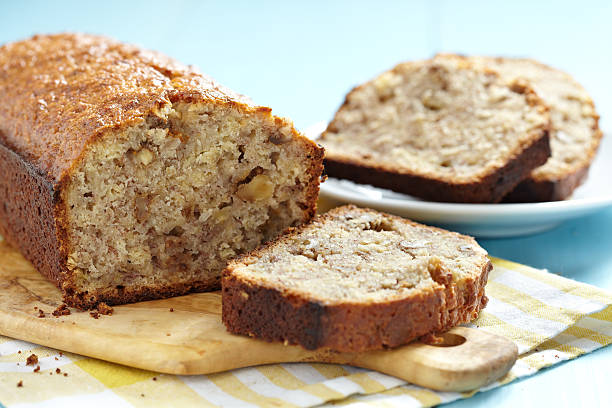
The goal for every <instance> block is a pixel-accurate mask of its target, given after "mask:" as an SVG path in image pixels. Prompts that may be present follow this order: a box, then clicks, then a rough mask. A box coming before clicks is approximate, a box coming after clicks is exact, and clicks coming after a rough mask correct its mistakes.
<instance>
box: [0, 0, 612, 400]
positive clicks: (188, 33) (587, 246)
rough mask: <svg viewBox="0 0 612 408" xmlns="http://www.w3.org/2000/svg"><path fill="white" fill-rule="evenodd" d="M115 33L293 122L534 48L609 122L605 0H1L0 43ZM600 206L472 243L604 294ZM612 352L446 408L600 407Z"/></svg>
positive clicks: (608, 224)
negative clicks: (541, 228)
mask: <svg viewBox="0 0 612 408" xmlns="http://www.w3.org/2000/svg"><path fill="white" fill-rule="evenodd" d="M59 31H85V32H91V33H100V34H106V35H109V36H113V37H115V38H118V39H120V40H123V41H127V42H132V43H136V44H140V45H142V46H145V47H147V48H152V49H156V50H159V51H162V52H164V53H166V54H169V55H171V56H173V57H176V58H177V59H179V60H181V61H182V62H185V63H189V64H194V65H197V66H199V67H200V68H201V69H202V71H204V72H206V73H208V74H210V75H211V76H213V77H215V78H216V79H218V80H219V81H220V82H221V83H223V84H224V85H227V86H229V87H230V88H233V89H235V90H237V91H239V92H241V93H244V94H247V95H249V96H251V97H252V98H253V100H255V101H256V102H257V103H259V104H263V105H269V106H271V107H273V109H274V112H275V113H277V114H280V115H283V116H288V117H290V118H292V119H293V120H294V121H295V123H296V125H297V126H298V128H304V127H306V126H308V125H310V124H312V123H314V122H317V121H321V120H328V119H329V118H330V117H331V116H332V115H333V113H334V111H335V109H336V108H337V107H338V105H339V104H340V103H341V102H342V99H343V96H344V94H345V93H346V92H347V91H348V90H349V89H350V88H351V87H353V86H354V85H356V84H357V83H359V82H361V81H364V80H366V79H369V78H371V77H373V76H374V75H375V74H377V73H379V72H381V71H384V70H386V69H388V68H390V67H391V66H393V65H394V64H395V63H397V62H399V61H403V60H410V59H417V58H426V57H429V56H431V55H432V54H433V53H435V52H439V51H448V52H461V53H472V54H474V53H476V54H496V55H497V54H500V55H517V56H529V57H535V58H537V59H539V60H541V61H543V62H545V63H548V64H551V65H553V66H556V67H558V68H561V69H564V70H566V71H568V72H570V73H571V74H572V75H574V76H575V77H576V78H577V79H578V80H579V81H580V82H581V83H582V84H583V85H584V86H585V87H586V88H587V90H588V91H589V92H590V93H591V95H592V96H593V99H594V100H595V103H596V106H597V108H598V110H599V113H600V114H601V116H602V120H601V125H602V128H603V129H604V130H606V129H610V127H611V126H612V75H611V74H610V72H611V71H612V69H611V66H612V48H611V46H610V42H611V39H612V2H606V1H580V2H578V1H576V2H570V1H547V2H544V1H542V2H535V1H455V2H451V1H441V0H438V1H395V2H394V1H377V2H376V1H345V2H331V1H309V2H304V3H297V2H296V3H294V2H288V1H286V2H281V1H278V2H272V1H267V2H266V1H235V2H195V1H164V2H161V1H160V2H156V1H136V2H128V1H100V2H87V1H79V2H74V1H55V2H52V1H45V2H43V1H33V2H25V1H10V2H9V1H6V2H0V43H4V42H7V41H13V40H18V39H22V38H25V37H28V36H30V35H32V34H34V33H49V32H59ZM610 231H612V210H606V211H603V212H601V213H599V214H597V215H593V216H590V217H586V218H583V219H580V220H576V221H573V222H569V223H566V224H564V225H563V226H561V227H559V228H557V229H555V230H553V231H550V232H547V233H544V234H540V235H535V236H531V237H527V238H515V239H498V240H481V241H480V242H481V244H482V245H483V246H484V247H485V248H486V249H487V250H489V252H490V253H491V254H492V255H495V256H499V257H503V258H506V259H511V260H514V261H518V262H521V263H525V264H529V265H532V266H536V267H540V268H547V269H549V270H551V271H553V272H556V273H559V274H561V275H563V276H567V277H570V278H572V279H577V280H580V281H584V282H588V283H591V284H594V285H597V286H600V287H603V288H607V289H608V290H612V238H611V235H610ZM610 374H612V348H607V349H604V350H600V351H598V352H595V353H592V354H590V355H587V356H584V357H581V358H579V359H577V360H574V361H571V362H568V363H565V364H561V365H559V366H556V367H554V368H552V369H549V370H545V371H543V372H541V373H539V374H538V375H536V376H534V377H532V378H529V379H527V380H523V381H519V382H515V383H513V384H511V385H508V386H506V387H503V388H500V389H497V390H493V391H489V392H486V393H482V394H479V395H477V396H476V397H474V398H471V399H469V400H465V401H461V402H457V403H454V404H452V406H456V407H459V406H489V405H495V406H508V407H510V406H513V407H515V406H523V407H528V406H538V407H542V406H544V407H546V406H594V407H597V406H612V401H611V400H612V390H611V386H610V378H611V376H610Z"/></svg>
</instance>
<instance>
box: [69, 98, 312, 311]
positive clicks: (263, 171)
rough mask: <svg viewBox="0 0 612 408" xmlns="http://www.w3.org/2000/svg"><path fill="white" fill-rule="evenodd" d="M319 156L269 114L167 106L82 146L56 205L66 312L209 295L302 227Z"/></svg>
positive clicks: (207, 106) (203, 105)
mask: <svg viewBox="0 0 612 408" xmlns="http://www.w3.org/2000/svg"><path fill="white" fill-rule="evenodd" d="M321 156H322V152H321V150H320V149H319V148H317V147H316V145H315V144H314V143H312V142H310V141H308V140H306V139H304V138H303V137H302V136H300V135H299V134H298V133H297V132H295V130H294V129H293V127H292V125H291V124H290V123H288V122H285V121H284V120H282V119H279V118H275V117H273V116H271V115H270V114H269V112H268V111H267V110H253V111H248V112H244V111H243V109H242V108H240V107H239V106H234V105H231V104H226V105H225V104H219V103H200V104H193V103H192V104H187V103H174V104H173V105H168V106H166V107H165V108H162V109H160V110H159V111H158V112H155V114H154V115H151V116H149V117H148V118H147V119H146V120H145V121H144V122H142V123H140V124H138V125H136V126H133V127H130V128H127V129H125V130H123V131H120V132H119V133H110V134H107V135H105V136H103V137H102V138H101V139H100V140H99V141H97V142H96V143H94V144H92V145H91V146H90V148H89V149H88V150H87V151H86V154H85V156H84V157H83V160H81V162H80V165H79V167H78V168H76V169H75V171H74V172H73V173H72V176H71V178H70V180H69V183H68V187H67V189H66V191H65V194H64V197H63V199H64V202H65V205H66V212H67V213H66V218H67V222H66V226H67V230H66V235H67V241H68V243H69V245H68V251H67V252H68V253H67V262H66V266H67V269H68V270H69V273H70V274H71V276H70V279H69V280H68V281H67V282H66V283H64V285H63V288H62V289H63V290H64V292H65V297H66V300H67V301H68V302H69V303H70V304H72V305H74V306H79V307H92V306H95V304H97V303H98V302H100V301H105V302H106V303H109V304H116V303H126V302H129V301H135V300H143V299H152V298H159V297H165V296H171V295H178V294H183V293H186V292H188V291H193V290H210V289H215V288H218V287H219V285H220V272H221V270H222V269H223V268H224V267H225V265H226V263H227V261H228V259H231V258H233V257H235V256H237V255H239V254H241V253H243V252H245V251H248V250H251V249H253V248H255V247H256V246H257V245H258V244H260V243H262V242H265V241H267V240H269V239H271V238H273V237H275V236H276V235H278V234H280V233H281V232H282V231H283V230H284V229H285V228H287V227H289V226H295V225H299V224H301V223H303V222H305V221H308V220H309V219H310V218H311V217H312V216H313V215H314V210H315V201H316V197H317V193H318V183H319V176H320V173H321V160H322V157H321Z"/></svg>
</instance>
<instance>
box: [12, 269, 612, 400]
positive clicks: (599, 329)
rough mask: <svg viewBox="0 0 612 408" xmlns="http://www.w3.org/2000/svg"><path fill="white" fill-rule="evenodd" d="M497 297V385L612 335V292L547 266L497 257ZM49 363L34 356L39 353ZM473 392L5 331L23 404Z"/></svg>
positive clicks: (324, 367)
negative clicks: (48, 340) (227, 367)
mask: <svg viewBox="0 0 612 408" xmlns="http://www.w3.org/2000/svg"><path fill="white" fill-rule="evenodd" d="M492 261H493V264H494V266H495V267H494V269H493V271H492V272H491V275H490V278H489V283H488V284H487V287H486V292H487V295H488V296H489V304H488V306H487V308H486V309H485V310H484V311H483V312H482V313H481V315H480V317H479V318H478V320H476V321H474V322H473V323H472V324H471V325H470V326H471V327H474V328H477V329H479V330H487V331H489V332H492V333H496V334H499V335H502V336H505V337H507V338H509V339H512V340H513V341H514V342H515V343H516V344H517V346H518V348H519V354H520V357H519V359H518V361H517V362H516V364H515V365H514V367H513V368H512V370H511V371H510V372H509V373H508V374H507V375H506V376H505V377H503V378H501V379H500V380H499V381H497V382H495V383H493V384H491V385H489V386H487V387H486V388H485V389H491V388H495V387H499V386H502V385H503V384H506V383H509V382H511V381H513V380H515V379H517V378H521V377H525V376H529V375H532V374H534V373H536V372H537V371H538V370H540V369H542V368H545V367H548V366H551V365H554V364H558V363H560V362H561V361H564V360H569V359H572V358H575V357H578V356H580V355H581V354H584V353H589V352H591V351H593V350H596V349H598V348H600V347H603V346H606V345H608V344H610V342H611V341H612V306H611V305H612V294H610V293H607V292H605V291H603V290H601V289H598V288H595V287H593V286H590V285H586V284H583V283H579V282H576V281H573V280H569V279H566V278H563V277H561V276H557V275H554V274H551V273H548V272H546V271H543V270H538V269H533V268H530V267H527V266H523V265H519V264H516V263H512V262H508V261H504V260H502V259H495V258H493V259H492ZM32 353H34V354H36V355H37V356H38V358H39V361H38V365H40V370H39V371H38V372H33V370H32V366H31V365H30V366H26V358H27V356H29V355H30V354H32ZM476 392H478V390H476V391H473V392H469V393H454V392H436V391H433V390H429V389H425V388H422V387H418V386H415V385H412V384H407V383H406V382H404V381H402V380H399V379H397V378H393V377H389V376H387V375H383V374H380V373H377V372H373V371H368V370H364V369H359V368H354V367H349V366H341V365H331V364H305V363H303V364H277V365H267V366H261V367H253V368H245V369H239V370H234V371H230V372H224V373H220V374H211V375H200V376H173V375H165V374H157V373H153V372H149V371H144V370H139V369H134V368H129V367H125V366H121V365H117V364H113V363H108V362H104V361H101V360H96V359H92V358H88V357H83V356H79V355H75V354H71V353H60V352H59V351H57V350H53V349H49V348H46V347H41V346H37V345H35V344H31V343H26V342H23V341H20V340H13V339H10V338H7V337H1V336H0V402H1V404H3V405H4V406H5V407H7V408H14V407H30V406H36V407H66V406H76V405H77V404H79V405H82V406H87V405H88V404H94V405H95V406H111V407H113V408H119V407H157V406H160V407H161V406H198V407H201V406H241V407H242V406H244V407H278V406H283V407H284V406H288V407H309V406H316V405H321V404H337V405H347V406H352V405H353V406H360V407H368V406H385V407H393V406H397V407H425V406H431V405H436V404H440V403H444V402H449V401H453V400H456V399H459V398H469V397H470V396H472V395H474V394H475V393H476Z"/></svg>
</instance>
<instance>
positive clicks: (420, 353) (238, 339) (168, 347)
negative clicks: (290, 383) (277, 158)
mask: <svg viewBox="0 0 612 408" xmlns="http://www.w3.org/2000/svg"><path fill="white" fill-rule="evenodd" d="M61 303H62V300H61V294H60V292H59V290H58V289H57V288H56V287H55V286H54V285H53V284H51V283H49V282H48V281H47V280H46V279H45V278H44V277H43V276H41V275H40V274H39V273H38V272H37V271H36V270H35V269H34V268H33V267H32V265H31V264H30V263H29V262H28V261H26V260H25V259H24V258H23V257H22V256H21V254H19V253H18V252H17V251H15V250H14V249H12V248H11V247H9V246H8V245H7V244H6V243H4V242H1V241H0V333H1V334H3V335H6V336H9V337H13V338H17V339H21V340H26V341H29V342H32V343H37V344H41V345H44V346H49V347H53V348H56V349H60V350H64V351H70V352H73V353H77V354H81V355H85V356H90V357H95V358H99V359H102V360H107V361H112V362H115V363H120V364H125V365H128V366H132V367H138V368H142V369H146V370H152V371H158V372H162V373H169V374H209V373H214V372H219V371H226V370H231V369H234V368H239V367H247V366H253V365H260V364H269V363H280V362H315V361H316V362H328V363H339V364H349V365H353V366H357V367H364V368H369V369H372V370H377V371H380V372H383V373H386V374H389V375H392V376H395V377H398V378H401V379H404V380H406V381H409V382H412V383H415V384H419V385H422V386H425V387H429V388H433V389H437V390H445V391H464V390H470V389H475V388H478V387H480V386H482V385H484V384H487V383H489V382H491V381H493V380H495V379H497V378H499V377H501V376H502V375H503V374H505V373H506V372H507V371H508V370H509V369H510V368H511V367H512V365H513V364H514V361H515V360H516V356H517V349H516V346H515V345H514V343H513V342H511V341H510V340H507V339H505V338H503V337H499V336H494V335H492V334H488V333H486V332H484V331H481V330H473V329H468V328H463V327H457V328H454V329H452V330H451V331H449V332H448V333H447V334H446V335H445V337H444V339H445V342H444V344H443V345H442V346H431V345H425V344H421V343H413V344H409V345H407V346H404V347H400V348H397V349H393V350H386V351H377V352H368V353H337V352H333V351H330V350H316V351H307V350H305V349H303V348H301V347H298V346H285V345H283V344H281V343H268V342H264V341H259V340H254V339H251V338H248V337H242V336H235V335H232V334H229V333H228V332H226V331H225V327H224V326H223V324H222V323H221V295H220V293H219V292H212V293H199V294H192V295H188V296H181V297H176V298H172V299H165V300H157V301H151V302H141V303H136V304H130V305H124V306H115V307H114V313H113V315H112V316H100V317H99V319H94V318H92V317H91V316H90V314H89V313H88V312H79V311H77V310H75V309H71V314H70V315H67V316H60V317H54V316H52V315H51V312H52V311H53V310H55V309H56V308H57V307H58V306H59V305H60V304H61ZM39 309H42V310H43V311H44V312H45V314H46V317H44V318H39V317H38V314H39V312H38V310H39ZM171 309H172V310H173V311H172V312H171V311H170V310H171Z"/></svg>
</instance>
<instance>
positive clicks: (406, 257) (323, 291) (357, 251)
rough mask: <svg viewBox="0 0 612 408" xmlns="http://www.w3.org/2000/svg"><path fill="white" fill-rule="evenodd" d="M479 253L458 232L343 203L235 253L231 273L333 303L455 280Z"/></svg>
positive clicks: (397, 295) (377, 298) (478, 263)
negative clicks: (263, 246)
mask: <svg viewBox="0 0 612 408" xmlns="http://www.w3.org/2000/svg"><path fill="white" fill-rule="evenodd" d="M486 259H487V257H486V251H484V250H483V249H482V248H481V247H480V246H479V245H478V244H477V243H476V242H474V241H472V240H467V241H466V237H465V236H462V235H459V234H451V233H448V232H446V231H442V230H438V229H432V228H427V227H424V226H422V225H419V224H416V223H407V222H404V220H401V219H398V218H395V217H389V216H387V215H384V214H381V213H377V212H374V211H349V212H346V213H341V214H337V215H336V214H333V215H331V216H330V217H329V218H326V219H324V220H322V221H318V222H315V223H314V224H313V225H312V226H311V227H308V228H305V229H303V230H302V231H301V232H300V233H299V234H295V235H289V236H287V237H285V238H283V239H282V240H281V242H280V243H279V244H277V245H274V246H273V247H272V248H270V250H266V251H262V252H261V253H259V254H257V256H252V257H247V258H246V259H244V260H242V261H238V262H239V264H238V265H236V264H234V269H233V271H232V273H233V274H234V275H235V276H237V277H240V278H243V279H245V280H249V281H251V282H256V283H257V284H258V285H263V286H266V287H270V288H290V290H291V292H292V293H296V294H300V295H301V296H304V297H308V298H309V299H313V300H316V301H317V302H319V303H321V304H325V305H333V304H340V303H347V302H348V303H350V302H353V301H359V302H387V301H390V300H394V299H401V298H404V297H406V296H410V295H414V294H417V293H420V292H422V291H427V290H429V289H430V288H434V287H443V283H438V281H440V278H441V276H442V275H443V274H446V273H448V274H450V277H451V282H452V283H454V284H457V283H461V281H462V280H463V279H465V278H466V277H471V276H472V275H474V274H475V273H479V272H480V271H481V269H482V264H483V262H485V263H486ZM242 296H243V297H247V298H248V295H247V294H246V293H243V295H242Z"/></svg>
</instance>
